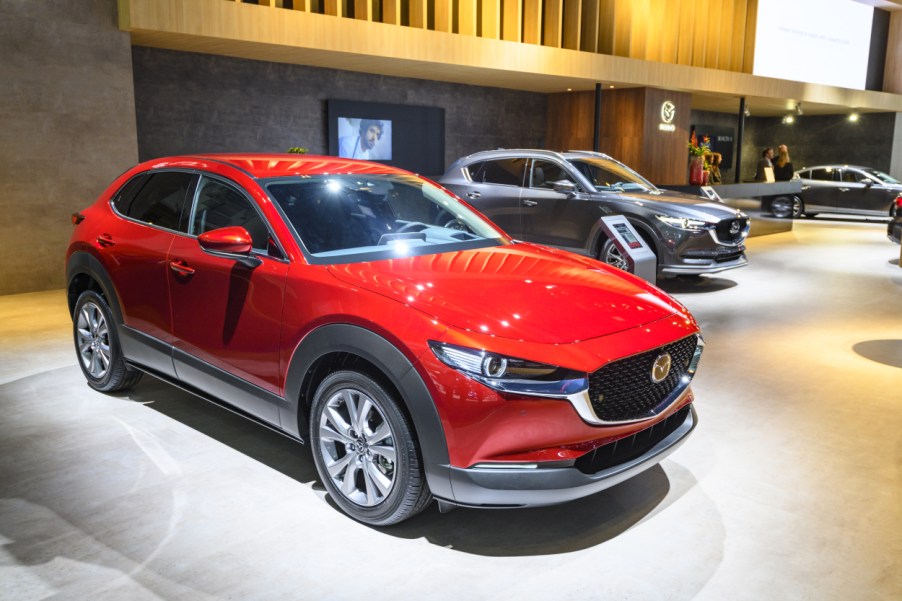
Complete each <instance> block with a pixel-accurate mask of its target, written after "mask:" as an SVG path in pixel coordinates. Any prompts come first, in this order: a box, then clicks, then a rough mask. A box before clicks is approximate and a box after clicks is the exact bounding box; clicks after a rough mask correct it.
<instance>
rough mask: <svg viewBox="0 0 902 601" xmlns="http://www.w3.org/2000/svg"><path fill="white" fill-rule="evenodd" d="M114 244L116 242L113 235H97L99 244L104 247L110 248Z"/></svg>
mask: <svg viewBox="0 0 902 601" xmlns="http://www.w3.org/2000/svg"><path fill="white" fill-rule="evenodd" d="M114 244H116V243H115V242H114V241H113V237H112V236H110V235H109V234H100V235H99V236H97V246H100V247H102V248H109V247H111V246H113V245H114Z"/></svg>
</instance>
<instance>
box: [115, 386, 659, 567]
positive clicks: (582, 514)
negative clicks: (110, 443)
mask: <svg viewBox="0 0 902 601" xmlns="http://www.w3.org/2000/svg"><path fill="white" fill-rule="evenodd" d="M113 396H117V397H118V398H122V399H124V400H130V401H134V402H139V403H143V404H144V405H145V406H146V407H147V408H148V409H152V410H154V411H157V412H159V413H161V414H163V415H166V416H167V417H169V418H171V419H174V420H176V421H178V422H180V423H182V424H184V425H186V426H188V427H190V428H192V429H194V430H196V431H198V432H201V433H203V434H204V435H206V436H209V437H210V438H212V439H214V440H216V441H218V442H220V443H222V444H225V445H227V446H228V447H230V448H232V449H235V450H236V451H238V452H240V453H242V454H244V455H246V456H248V457H250V458H252V459H254V460H255V461H259V462H260V463H262V464H264V465H266V466H268V467H270V468H272V469H274V470H277V471H278V472H280V473H282V474H284V475H286V476H288V477H289V478H292V479H294V480H296V481H298V482H299V483H304V484H308V483H311V482H313V483H314V488H315V489H317V490H320V491H322V490H324V488H323V486H322V484H321V482H320V481H319V478H318V475H317V473H316V467H315V465H314V463H313V457H312V456H311V454H310V448H309V446H308V445H305V444H300V443H298V442H297V441H294V440H292V439H289V438H287V437H285V436H283V435H281V434H279V433H277V432H274V431H273V430H271V429H269V428H267V427H265V426H262V425H260V424H257V423H255V422H253V421H251V420H249V419H247V418H245V417H242V416H241V415H237V414H235V413H233V412H231V411H229V410H228V409H226V408H224V407H221V406H219V405H217V404H214V403H210V402H208V401H206V400H203V399H201V398H198V397H196V396H194V395H193V394H190V393H188V392H185V391H183V390H181V389H179V388H177V387H175V386H172V385H170V384H167V383H166V382H163V381H161V380H158V379H156V378H153V377H151V376H145V377H144V379H142V380H141V382H139V383H138V384H137V385H136V386H135V387H134V388H132V389H131V390H129V391H128V392H126V393H122V394H118V395H113ZM669 491H670V482H669V480H668V478H667V474H666V473H665V472H664V470H663V469H662V468H661V467H660V466H655V467H653V468H651V469H649V470H647V471H645V472H643V473H642V474H639V475H638V476H636V477H634V478H631V479H630V480H627V481H626V482H623V483H621V484H619V485H617V486H615V487H613V488H610V489H608V490H606V491H602V492H600V493H598V494H595V495H592V496H591V497H587V498H585V499H580V500H577V501H573V502H570V503H566V504H563V505H556V506H552V507H538V508H527V509H503V510H501V509H466V508H459V509H455V510H454V511H452V512H450V513H447V514H441V513H439V511H438V506H437V505H436V504H435V503H433V504H432V505H430V506H429V507H428V508H427V509H426V510H425V511H424V512H423V513H421V514H420V515H418V516H416V517H414V518H412V519H410V520H408V521H406V522H402V523H401V524H398V525H395V526H391V527H385V528H374V529H375V530H378V531H380V532H382V533H383V534H385V535H388V536H394V537H398V538H408V539H418V538H426V539H427V540H428V541H429V542H431V543H432V544H435V545H438V546H442V547H446V548H451V549H455V550H458V551H461V552H465V553H472V554H476V555H485V556H498V557H501V556H505V557H507V556H528V555H548V554H555V553H568V552H572V551H576V550H579V549H584V548H588V547H592V546H595V545H598V544H601V543H603V542H605V541H608V540H610V539H612V538H614V537H616V536H618V535H620V534H622V533H623V532H625V531H626V530H628V529H629V528H631V527H632V526H634V525H635V524H637V523H638V522H640V521H641V520H642V519H644V518H645V517H646V516H647V515H649V513H650V512H652V511H653V510H655V508H657V507H658V505H659V504H660V503H661V502H662V500H663V499H664V498H665V497H666V496H667V493H668V492H669ZM325 498H326V502H327V503H328V504H329V505H330V506H331V507H333V508H334V509H335V510H336V512H340V509H338V507H337V506H336V505H335V503H334V502H333V501H332V500H331V499H330V498H329V497H328V496H326V497H325ZM348 519H350V518H348Z"/></svg>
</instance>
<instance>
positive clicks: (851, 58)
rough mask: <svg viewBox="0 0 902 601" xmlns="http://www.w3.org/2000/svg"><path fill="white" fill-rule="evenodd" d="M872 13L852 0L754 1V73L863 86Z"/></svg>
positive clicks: (868, 7)
mask: <svg viewBox="0 0 902 601" xmlns="http://www.w3.org/2000/svg"><path fill="white" fill-rule="evenodd" d="M873 18H874V9H873V7H871V6H867V5H865V4H861V3H860V2H853V1H852V0H793V1H792V2H786V0H758V23H757V29H756V33H755V64H754V68H753V73H754V75H761V76H764V77H776V78H779V79H790V80H793V81H803V82H807V83H819V84H824V85H828V86H838V87H841V88H853V89H858V90H863V89H864V88H865V82H866V80H867V71H868V54H869V52H870V41H871V25H872V23H873Z"/></svg>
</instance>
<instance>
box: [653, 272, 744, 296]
mask: <svg viewBox="0 0 902 601" xmlns="http://www.w3.org/2000/svg"><path fill="white" fill-rule="evenodd" d="M736 285H737V283H736V282H735V281H734V280H730V279H727V278H722V277H713V276H705V275H701V276H684V277H677V278H669V279H666V280H659V281H658V282H657V286H658V288H660V289H661V290H663V291H665V292H667V293H670V294H677V293H681V294H707V293H709V292H718V291H720V290H727V289H729V288H733V287H735V286H736Z"/></svg>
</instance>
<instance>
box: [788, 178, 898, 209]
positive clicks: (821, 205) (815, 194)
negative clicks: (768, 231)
mask: <svg viewBox="0 0 902 601" xmlns="http://www.w3.org/2000/svg"><path fill="white" fill-rule="evenodd" d="M796 175H798V177H799V178H800V179H801V180H802V192H801V198H800V199H799V202H797V203H796V204H794V205H789V206H786V207H783V206H780V207H777V206H774V207H771V211H772V212H773V213H774V215H776V216H777V217H799V216H801V215H805V216H806V217H813V216H814V215H817V214H818V213H843V214H848V215H864V216H876V217H888V216H890V211H891V208H892V206H893V203H894V202H895V200H896V198H898V197H899V196H900V195H902V182H900V181H899V180H897V179H895V178H894V177H891V176H889V175H887V174H886V173H883V172H882V171H878V170H877V169H872V168H870V167H860V166H857V165H820V166H817V167H805V168H804V169H800V170H798V171H796Z"/></svg>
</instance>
